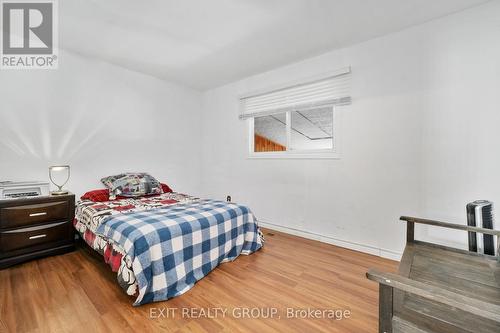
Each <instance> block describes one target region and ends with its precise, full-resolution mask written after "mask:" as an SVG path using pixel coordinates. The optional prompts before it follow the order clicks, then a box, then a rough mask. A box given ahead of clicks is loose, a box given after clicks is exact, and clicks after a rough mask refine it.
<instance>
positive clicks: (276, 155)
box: [247, 152, 340, 160]
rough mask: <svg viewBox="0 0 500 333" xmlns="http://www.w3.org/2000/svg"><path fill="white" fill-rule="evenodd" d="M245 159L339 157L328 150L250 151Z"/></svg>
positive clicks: (335, 158) (319, 158) (334, 158)
mask: <svg viewBox="0 0 500 333" xmlns="http://www.w3.org/2000/svg"><path fill="white" fill-rule="evenodd" d="M247 159H310V160H325V159H330V160H338V159H340V154H339V153H334V152H328V153H325V152H323V153H317V152H314V153H313V152H311V153H306V152H304V153H289V152H286V153H278V152H276V153H274V152H271V153H250V154H249V155H248V156H247Z"/></svg>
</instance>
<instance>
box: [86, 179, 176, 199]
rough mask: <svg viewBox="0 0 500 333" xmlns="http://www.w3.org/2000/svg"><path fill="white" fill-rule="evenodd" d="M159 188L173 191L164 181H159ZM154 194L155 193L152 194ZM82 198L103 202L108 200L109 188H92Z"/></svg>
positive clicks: (168, 191) (165, 191) (164, 191)
mask: <svg viewBox="0 0 500 333" xmlns="http://www.w3.org/2000/svg"><path fill="white" fill-rule="evenodd" d="M160 185H161V189H162V190H163V193H170V192H173V191H172V189H171V188H170V187H169V186H168V185H167V184H164V183H160ZM153 195H156V194H153ZM80 199H82V200H90V201H93V202H104V201H109V190H108V189H102V190H93V191H89V192H87V193H85V194H84V195H82V196H81V198H80ZM117 199H130V198H126V197H120V196H118V197H117Z"/></svg>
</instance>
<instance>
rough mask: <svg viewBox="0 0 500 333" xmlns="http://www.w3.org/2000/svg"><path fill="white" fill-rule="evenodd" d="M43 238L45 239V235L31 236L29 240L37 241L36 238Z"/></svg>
mask: <svg viewBox="0 0 500 333" xmlns="http://www.w3.org/2000/svg"><path fill="white" fill-rule="evenodd" d="M43 237H47V235H46V234H41V235H36V236H31V237H30V238H29V239H38V238H43Z"/></svg>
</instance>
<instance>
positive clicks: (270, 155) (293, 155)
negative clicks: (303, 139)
mask: <svg viewBox="0 0 500 333" xmlns="http://www.w3.org/2000/svg"><path fill="white" fill-rule="evenodd" d="M322 107H323V106H322ZM324 107H332V113H333V148H332V149H314V150H289V147H290V142H291V134H292V128H291V127H292V122H291V113H292V112H294V111H301V110H311V109H316V108H318V107H312V108H305V109H297V110H290V111H286V112H283V113H286V149H287V150H285V151H270V152H255V144H254V139H255V132H254V129H255V128H254V124H255V123H254V121H255V118H250V119H247V120H246V121H247V122H248V158H250V159H280V158H281V159H340V157H341V155H340V137H341V135H340V126H339V120H340V119H339V118H340V117H339V112H337V111H338V107H337V106H335V105H333V104H331V105H325V106H324Z"/></svg>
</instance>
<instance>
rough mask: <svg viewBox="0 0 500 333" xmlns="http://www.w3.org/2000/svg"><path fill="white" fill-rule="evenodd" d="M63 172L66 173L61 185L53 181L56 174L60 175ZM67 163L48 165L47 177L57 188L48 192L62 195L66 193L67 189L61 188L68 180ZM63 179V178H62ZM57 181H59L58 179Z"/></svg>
mask: <svg viewBox="0 0 500 333" xmlns="http://www.w3.org/2000/svg"><path fill="white" fill-rule="evenodd" d="M64 173H66V180H65V181H64V182H63V183H62V185H59V184H57V183H56V182H55V181H54V178H55V177H56V176H58V175H59V176H61V175H64ZM69 174H70V172H69V165H53V166H51V167H49V178H50V181H51V182H52V184H54V185H55V186H57V188H58V190H57V191H52V192H50V193H51V194H52V195H63V194H68V191H66V190H63V186H64V185H66V183H67V182H68V180H69ZM62 179H64V178H62ZM58 183H59V181H58Z"/></svg>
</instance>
